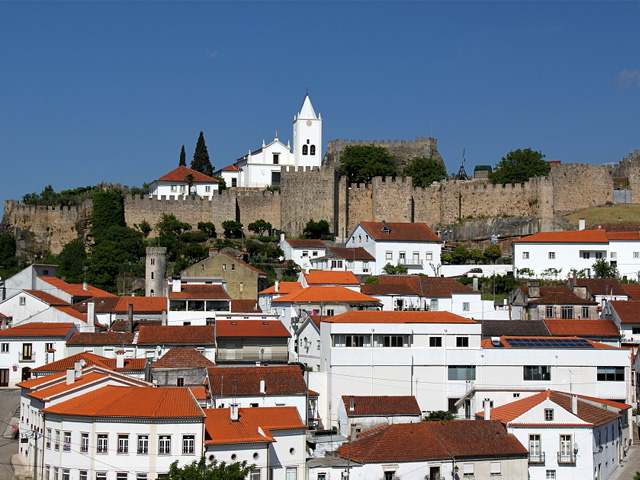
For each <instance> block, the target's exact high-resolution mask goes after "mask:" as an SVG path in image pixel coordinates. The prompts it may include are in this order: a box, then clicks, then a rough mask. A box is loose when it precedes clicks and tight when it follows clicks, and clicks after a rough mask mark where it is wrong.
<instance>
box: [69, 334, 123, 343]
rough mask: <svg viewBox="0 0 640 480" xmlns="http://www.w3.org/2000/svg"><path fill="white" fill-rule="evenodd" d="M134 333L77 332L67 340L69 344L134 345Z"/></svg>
mask: <svg viewBox="0 0 640 480" xmlns="http://www.w3.org/2000/svg"><path fill="white" fill-rule="evenodd" d="M133 337H134V334H133V333H119V332H96V333H90V332H76V333H74V334H73V335H71V338H70V339H69V340H67V345H132V344H133Z"/></svg>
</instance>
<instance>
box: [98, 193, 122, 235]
mask: <svg viewBox="0 0 640 480" xmlns="http://www.w3.org/2000/svg"><path fill="white" fill-rule="evenodd" d="M113 226H120V227H124V226H125V220H124V197H123V196H122V191H121V190H119V189H117V188H110V189H108V190H96V191H95V192H94V193H93V210H92V212H91V233H93V235H94V237H95V239H96V241H98V240H99V239H98V237H99V236H100V235H101V234H102V232H103V231H105V230H108V229H110V228H111V227H113Z"/></svg>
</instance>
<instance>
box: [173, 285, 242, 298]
mask: <svg viewBox="0 0 640 480" xmlns="http://www.w3.org/2000/svg"><path fill="white" fill-rule="evenodd" d="M180 289H181V291H180V292H170V293H169V298H172V299H176V300H179V299H193V300H201V299H202V300H228V299H230V298H231V297H229V294H228V293H227V292H226V291H225V290H224V288H223V287H222V285H182V286H181V288H180Z"/></svg>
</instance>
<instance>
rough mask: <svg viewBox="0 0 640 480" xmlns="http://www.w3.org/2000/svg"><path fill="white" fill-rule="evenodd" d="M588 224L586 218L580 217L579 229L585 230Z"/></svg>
mask: <svg viewBox="0 0 640 480" xmlns="http://www.w3.org/2000/svg"><path fill="white" fill-rule="evenodd" d="M586 226H587V223H586V222H585V220H584V218H579V219H578V230H584V229H585V228H586Z"/></svg>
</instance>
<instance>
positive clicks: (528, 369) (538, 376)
mask: <svg viewBox="0 0 640 480" xmlns="http://www.w3.org/2000/svg"><path fill="white" fill-rule="evenodd" d="M522 369H523V376H522V378H523V379H524V380H551V367H549V366H546V365H543V366H540V365H525V366H524V367H522Z"/></svg>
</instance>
